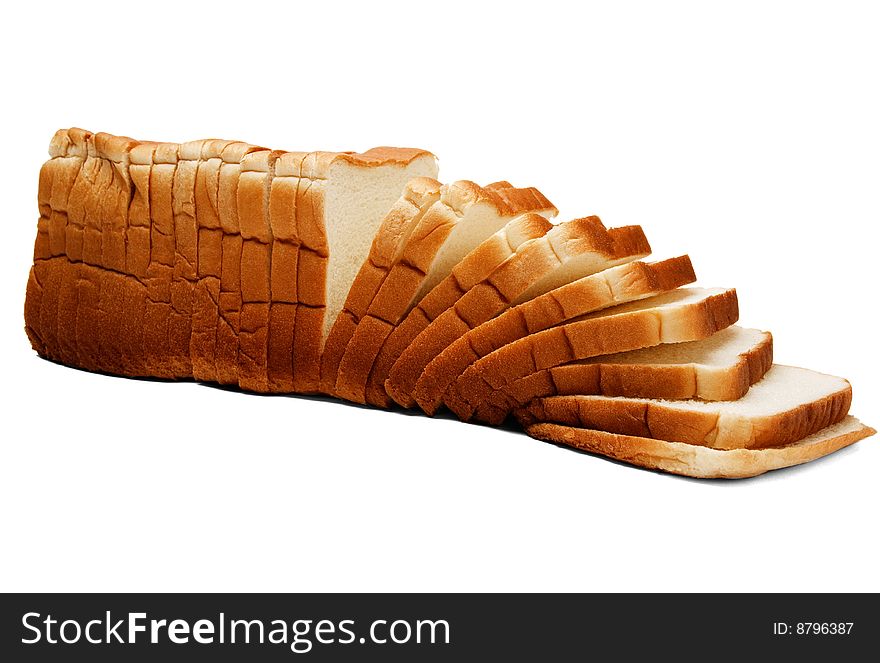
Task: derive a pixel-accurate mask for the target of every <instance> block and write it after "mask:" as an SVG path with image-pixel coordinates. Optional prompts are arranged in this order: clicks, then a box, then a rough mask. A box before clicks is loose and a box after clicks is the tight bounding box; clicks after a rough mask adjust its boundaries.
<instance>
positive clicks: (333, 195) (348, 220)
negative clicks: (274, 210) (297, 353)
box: [322, 156, 437, 338]
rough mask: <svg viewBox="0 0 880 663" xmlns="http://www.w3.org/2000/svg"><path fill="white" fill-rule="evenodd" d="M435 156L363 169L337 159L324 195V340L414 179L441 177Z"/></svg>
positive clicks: (364, 167)
mask: <svg viewBox="0 0 880 663" xmlns="http://www.w3.org/2000/svg"><path fill="white" fill-rule="evenodd" d="M436 176H437V161H436V159H434V157H432V156H423V157H419V158H417V159H414V160H413V161H412V162H411V163H410V164H409V165H407V166H403V165H400V164H389V165H384V166H371V167H366V166H358V165H355V164H351V163H349V162H347V161H342V160H338V161H336V162H334V163H333V165H332V166H331V167H330V172H329V176H328V180H327V189H326V191H325V194H324V225H325V229H326V233H327V243H328V245H329V249H330V257H329V259H328V262H327V280H326V306H327V308H326V310H325V312H324V330H323V336H322V338H327V334H329V333H330V328H331V327H332V326H333V322H334V321H335V320H336V316H337V314H338V313H339V311H340V310H341V309H342V306H343V305H344V304H345V298H346V297H347V296H348V291H349V288H351V284H352V282H353V281H354V277H355V276H357V273H358V270H359V269H360V268H361V265H362V264H363V262H364V260H365V259H366V257H367V255H368V254H369V252H370V245H371V244H372V242H373V236H374V235H375V234H376V230H377V229H378V228H379V225H380V224H381V223H382V219H384V218H385V214H386V213H387V212H388V210H389V209H390V208H391V206H392V205H393V204H394V203H395V202H396V201H397V199H398V198H400V195H401V193H402V192H403V189H404V186H406V183H407V182H408V181H409V180H411V179H412V178H413V177H436Z"/></svg>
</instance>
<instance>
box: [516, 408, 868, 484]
mask: <svg viewBox="0 0 880 663" xmlns="http://www.w3.org/2000/svg"><path fill="white" fill-rule="evenodd" d="M526 432H527V433H528V434H529V435H531V436H532V437H534V438H536V439H539V440H545V441H547V442H554V443H556V444H564V445H566V446H570V447H574V448H576V449H580V450H581V451H587V452H590V453H595V454H599V455H602V456H606V457H608V458H613V459H615V460H619V461H622V462H624V463H629V464H630V465H636V466H638V467H644V468H647V469H652V470H660V471H661V472H669V473H672V474H680V475H682V476H688V477H695V478H699V479H742V478H746V477H753V476H757V475H759V474H763V473H765V472H769V471H771V470H777V469H781V468H784V467H791V466H792V465H800V464H802V463H807V462H810V461H812V460H816V459H817V458H821V457H823V456H827V455H828V454H831V453H834V452H835V451H837V450H839V449H842V448H844V447H846V446H849V445H851V444H854V443H856V442H858V441H859V440H862V439H864V438H866V437H869V436H871V435H874V434H875V433H876V431H875V430H874V429H873V428H869V427H868V426H864V425H863V424H862V423H861V422H859V421H858V420H857V419H855V418H854V417H847V418H846V419H844V420H843V421H841V422H840V423H838V424H835V425H834V426H830V427H828V428H826V429H824V430H821V431H818V432H817V433H815V434H813V435H811V436H809V437H807V438H804V439H802V440H800V441H798V442H795V443H793V444H789V445H786V446H781V447H776V448H770V449H757V450H756V449H734V450H729V451H723V450H718V449H709V448H707V447H700V446H696V445H691V444H682V443H680V442H666V441H664V440H654V439H649V438H643V437H634V436H627V435H615V434H614V433H604V432H601V431H593V430H588V429H585V428H572V427H570V426H559V425H557V424H531V425H528V426H527V427H526Z"/></svg>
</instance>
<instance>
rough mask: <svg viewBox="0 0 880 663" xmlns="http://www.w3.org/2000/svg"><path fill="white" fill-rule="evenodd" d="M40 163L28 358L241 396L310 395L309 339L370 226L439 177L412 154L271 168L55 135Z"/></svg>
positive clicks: (259, 160)
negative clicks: (207, 385)
mask: <svg viewBox="0 0 880 663" xmlns="http://www.w3.org/2000/svg"><path fill="white" fill-rule="evenodd" d="M50 157H51V159H50V161H49V165H47V166H46V167H45V169H44V173H43V175H41V193H40V196H39V202H40V211H41V219H40V222H39V223H38V235H37V241H36V243H35V264H34V269H33V275H32V278H31V279H30V283H29V287H28V297H32V301H31V302H30V303H29V304H28V305H27V307H26V326H27V329H28V335H29V337H30V338H31V341H32V344H33V345H34V347H35V348H36V349H37V350H38V351H39V352H40V353H41V354H42V355H44V356H47V357H50V358H53V359H58V360H60V361H64V362H65V363H69V364H73V365H77V366H81V367H83V368H87V369H91V370H100V371H105V372H109V373H117V374H121V375H151V376H152V375H155V376H160V377H182V378H183V377H195V378H196V379H201V380H218V381H222V382H238V383H239V384H240V385H241V386H243V387H244V388H247V389H252V390H255V391H290V390H291V389H292V390H294V391H305V392H311V391H316V390H317V387H318V374H319V365H318V360H319V357H320V349H321V346H322V345H323V339H324V337H325V336H326V334H327V332H328V331H329V326H330V321H331V319H335V317H336V314H337V313H338V311H339V309H340V308H341V307H342V303H343V301H344V298H345V295H346V294H347V292H348V289H349V286H350V285H351V281H352V280H353V278H354V276H355V274H356V272H357V270H358V269H359V268H360V266H361V265H362V264H363V261H364V258H365V257H366V255H367V249H368V248H369V246H370V242H371V241H372V237H373V234H374V233H375V231H376V229H377V227H378V225H379V223H380V222H381V220H382V218H383V217H384V215H385V213H386V211H387V209H388V208H389V207H390V206H391V205H392V203H393V202H394V201H395V200H397V199H398V197H399V196H400V193H401V191H402V190H403V188H404V185H405V184H406V182H407V181H409V180H410V179H412V178H413V177H417V176H434V175H436V173H437V164H436V159H435V158H434V156H433V155H432V154H430V153H428V152H425V151H423V150H414V149H406V148H374V149H372V150H369V151H367V152H365V153H363V154H356V153H335V152H311V153H283V152H272V151H269V150H265V149H263V148H256V147H253V146H248V145H246V144H244V143H235V142H230V141H220V140H213V139H212V140H200V141H190V142H188V143H183V144H180V145H177V144H171V143H150V142H138V141H134V140H131V139H129V138H124V137H117V136H110V135H109V134H91V133H90V132H86V131H82V130H78V129H71V130H64V131H60V132H58V133H57V134H56V136H55V138H54V139H53V141H52V144H51V145H50ZM135 172H136V173H137V175H133V174H132V173H135ZM279 178H289V180H290V184H292V185H293V186H292V187H291V186H288V187H287V191H286V192H284V193H286V194H287V195H286V198H285V196H284V195H281V200H282V207H283V203H284V201H286V202H287V203H289V204H290V208H289V209H287V210H281V209H280V208H279V207H278V205H273V198H276V197H277V196H274V195H273V192H274V191H275V189H276V187H275V184H276V182H275V180H277V179H279ZM291 192H293V193H291ZM279 210H280V212H282V213H278V214H275V213H273V212H277V211H279ZM276 221H277V223H276ZM68 239H69V240H70V241H69V242H68ZM59 297H60V298H61V300H62V301H63V305H62V306H61V308H59V299H58V298H59ZM325 313H326V315H325ZM59 322H60V323H61V324H60V326H59ZM59 330H60V335H59ZM294 337H295V338H296V341H295V342H294ZM291 352H292V354H293V359H292V361H290V360H289V359H288V358H289V357H290V355H291ZM294 369H296V370H294Z"/></svg>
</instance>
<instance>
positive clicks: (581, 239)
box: [371, 216, 651, 407]
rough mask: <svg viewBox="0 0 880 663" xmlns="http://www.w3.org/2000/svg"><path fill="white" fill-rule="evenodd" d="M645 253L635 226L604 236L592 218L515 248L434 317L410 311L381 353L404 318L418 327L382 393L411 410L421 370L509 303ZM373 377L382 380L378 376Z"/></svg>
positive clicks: (400, 347) (401, 348)
mask: <svg viewBox="0 0 880 663" xmlns="http://www.w3.org/2000/svg"><path fill="white" fill-rule="evenodd" d="M650 252H651V247H650V245H649V244H648V240H647V239H646V238H645V235H644V233H643V232H642V229H641V228H640V227H638V226H630V227H626V228H615V229H612V230H611V231H609V230H607V229H606V228H605V226H604V225H602V222H601V221H600V220H599V217H596V216H591V217H585V218H581V219H574V220H572V221H568V222H566V223H561V224H559V225H557V226H555V227H554V228H553V229H552V230H550V231H549V232H547V233H546V234H544V235H543V236H542V237H540V238H538V239H534V240H532V241H530V242H526V243H525V244H523V245H522V246H520V247H519V248H517V250H516V253H515V254H514V255H512V256H510V257H509V258H508V259H507V260H505V261H504V262H503V263H502V264H500V265H499V266H498V267H497V268H496V269H495V270H493V271H492V272H491V273H490V274H489V275H488V276H486V278H484V279H483V280H482V281H480V282H479V283H477V284H475V285H473V286H472V287H471V288H470V289H469V290H468V291H467V293H466V294H464V295H463V296H461V297H460V298H459V299H458V300H457V301H456V302H455V303H454V304H453V305H452V306H451V307H447V308H446V310H445V311H443V312H442V313H441V314H440V315H435V316H433V317H429V316H424V315H416V311H417V310H418V307H417V308H416V309H414V310H413V311H412V312H410V314H409V316H407V318H406V320H404V321H403V322H402V323H401V324H400V325H399V326H398V327H397V329H395V331H394V333H393V334H392V337H391V338H389V341H388V342H387V343H386V348H387V347H388V346H389V345H391V340H392V338H393V337H394V336H396V335H398V334H399V333H400V331H401V330H402V329H404V328H405V327H406V326H407V323H408V322H409V321H410V319H412V318H416V320H417V321H418V322H417V323H416V324H410V325H409V326H410V327H412V329H411V331H408V333H407V334H406V335H405V336H403V337H402V338H401V339H400V340H399V341H398V344H397V347H396V348H395V349H394V353H395V354H396V355H398V358H397V360H396V361H395V363H394V365H393V367H392V368H391V370H390V371H389V372H388V379H387V380H386V381H385V385H384V386H385V389H386V391H387V393H388V394H389V396H391V398H393V399H394V400H395V401H397V403H399V404H400V405H402V406H404V407H412V406H413V405H415V399H414V398H413V397H412V391H413V389H414V388H415V384H416V381H417V380H418V379H419V376H421V374H422V371H423V370H424V368H425V366H427V365H428V364H429V363H430V362H431V360H432V359H433V358H434V357H436V356H437V355H439V354H440V353H441V352H442V351H443V350H444V349H446V348H447V347H448V346H449V345H450V344H451V343H452V342H453V341H455V340H456V339H457V338H459V337H461V336H463V335H464V334H465V333H467V332H468V331H470V330H471V329H473V328H474V327H477V326H479V325H480V324H482V323H483V322H486V321H487V320H490V319H492V318H494V317H495V316H496V315H498V314H499V313H501V312H502V311H504V310H505V309H507V308H509V307H510V306H511V305H512V304H515V303H518V302H521V301H527V300H529V299H533V298H534V297H536V296H539V295H542V294H544V293H546V292H549V291H550V290H553V289H555V288H557V287H558V286H559V285H562V284H563V283H567V282H570V281H573V280H576V279H579V278H582V277H584V276H589V275H590V274H594V273H596V272H601V271H603V270H605V269H608V268H609V267H613V266H615V265H618V264H621V263H626V262H631V261H633V260H636V259H638V258H644V257H645V256H647V255H648V254H650ZM384 350H385V348H383V352H384ZM374 372H375V368H374ZM377 377H378V378H382V377H383V374H382V373H380V374H379V375H378V376H377ZM372 379H373V376H371V380H372Z"/></svg>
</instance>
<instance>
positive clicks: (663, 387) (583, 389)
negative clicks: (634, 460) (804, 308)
mask: <svg viewBox="0 0 880 663" xmlns="http://www.w3.org/2000/svg"><path fill="white" fill-rule="evenodd" d="M772 364H773V337H772V336H771V335H770V333H769V332H762V331H758V330H757V329H744V328H742V327H736V326H733V327H728V328H727V329H722V330H721V331H720V332H718V333H717V334H713V335H712V336H710V337H709V338H705V339H702V340H699V341H690V342H688V343H665V344H663V345H657V346H654V347H651V348H645V349H643V350H635V351H633V352H623V353H619V354H613V355H607V356H602V357H595V358H592V359H583V360H581V361H576V362H572V363H570V364H563V365H562V366H554V367H553V368H549V369H545V370H543V371H538V372H537V373H532V374H531V375H529V376H527V377H524V378H521V379H519V380H517V381H516V382H514V383H513V384H511V385H508V386H507V387H505V388H504V389H502V390H499V391H496V392H495V393H493V394H492V396H491V397H490V398H489V400H488V401H486V402H485V403H484V404H483V405H482V406H481V407H480V408H479V410H478V412H477V418H478V419H479V420H480V421H482V422H485V423H488V424H494V425H498V424H500V423H501V422H503V421H504V419H505V418H506V417H507V415H508V414H509V413H510V411H511V410H512V409H514V408H516V407H522V406H524V405H526V404H528V403H530V402H531V401H532V400H534V399H536V398H546V397H548V396H581V395H593V394H595V395H602V396H623V397H627V398H653V399H666V400H685V399H695V398H696V399H702V400H708V401H733V400H737V399H739V398H742V397H743V396H744V395H745V393H746V392H747V391H748V390H749V386H750V385H753V384H755V383H756V382H757V381H758V380H760V379H761V378H763V377H764V374H765V373H767V371H768V370H770V366H771V365H772Z"/></svg>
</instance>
